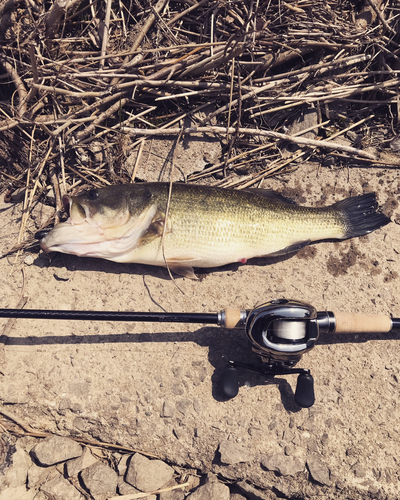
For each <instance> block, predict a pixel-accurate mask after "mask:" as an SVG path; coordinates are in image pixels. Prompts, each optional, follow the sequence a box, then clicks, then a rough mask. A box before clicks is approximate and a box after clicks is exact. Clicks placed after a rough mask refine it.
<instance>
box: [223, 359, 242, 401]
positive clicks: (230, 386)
mask: <svg viewBox="0 0 400 500" xmlns="http://www.w3.org/2000/svg"><path fill="white" fill-rule="evenodd" d="M221 392H222V394H223V396H224V397H226V398H228V399H232V398H234V397H235V396H237V394H238V392H239V374H238V370H237V368H235V367H234V366H233V365H229V366H227V367H226V368H225V370H224V372H223V374H222V380H221Z"/></svg>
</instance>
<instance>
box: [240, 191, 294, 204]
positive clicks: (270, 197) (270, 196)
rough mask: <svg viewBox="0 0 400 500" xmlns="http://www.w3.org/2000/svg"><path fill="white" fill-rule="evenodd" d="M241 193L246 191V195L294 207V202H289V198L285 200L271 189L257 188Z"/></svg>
mask: <svg viewBox="0 0 400 500" xmlns="http://www.w3.org/2000/svg"><path fill="white" fill-rule="evenodd" d="M242 191H246V192H247V193H252V194H258V195H259V196H263V197H264V198H267V199H268V200H271V201H279V202H280V203H286V204H287V205H296V202H295V201H293V200H291V199H290V198H286V197H285V196H283V195H282V194H280V193H277V192H276V191H273V190H272V189H257V188H247V189H243V190H242Z"/></svg>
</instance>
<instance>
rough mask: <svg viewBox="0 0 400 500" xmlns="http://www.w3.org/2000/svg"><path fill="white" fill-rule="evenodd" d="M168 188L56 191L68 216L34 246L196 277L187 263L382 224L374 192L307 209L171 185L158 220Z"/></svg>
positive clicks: (257, 196)
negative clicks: (61, 194)
mask: <svg viewBox="0 0 400 500" xmlns="http://www.w3.org/2000/svg"><path fill="white" fill-rule="evenodd" d="M168 191H169V184H168V183H143V184H126V185H116V186H109V187H105V188H101V189H92V190H90V191H87V192H84V193H82V194H79V195H78V196H64V198H63V203H64V207H65V209H66V210H67V212H68V213H69V218H68V220H67V221H66V222H62V223H60V224H57V225H56V226H55V227H54V228H53V229H52V230H51V231H50V232H49V233H48V234H47V235H45V236H44V237H43V239H42V241H41V247H42V249H43V250H44V251H46V252H50V251H56V252H63V253H68V254H74V255H78V256H87V257H100V258H103V259H108V260H112V261H115V262H134V263H137V264H150V265H153V266H166V265H168V267H169V268H170V269H171V270H173V271H175V272H176V273H178V274H181V275H183V276H186V277H189V278H196V276H195V274H194V272H193V268H194V267H199V268H200V267H203V268H204V267H217V266H223V265H225V264H230V263H232V262H242V263H245V262H246V261H247V260H248V259H251V258H253V257H262V256H275V255H282V254H285V253H290V252H294V251H296V250H299V249H300V248H302V247H304V246H306V245H308V244H309V243H311V242H315V241H320V240H325V239H338V240H344V239H347V238H353V237H356V236H362V235H364V234H367V233H370V232H371V231H374V230H375V229H378V228H380V227H382V226H384V225H386V224H387V223H388V222H390V219H388V218H387V217H386V216H385V215H383V214H382V213H380V212H379V211H378V210H377V203H376V197H375V194H374V193H368V194H365V195H363V196H356V197H352V198H347V199H345V200H342V201H339V202H337V203H335V204H334V205H331V206H329V207H323V208H313V207H304V206H298V205H296V204H294V203H293V202H291V201H290V200H287V199H285V198H283V197H280V196H279V195H274V194H273V193H272V192H271V191H266V190H260V189H254V190H247V191H237V190H233V189H222V188H213V187H208V186H198V185H193V184H173V186H172V195H171V200H170V206H169V211H168V217H166V207H167V200H168ZM163 233H164V238H162V235H163ZM162 239H163V240H164V243H163V244H162ZM163 247H164V250H163Z"/></svg>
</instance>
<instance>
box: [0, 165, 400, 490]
mask: <svg viewBox="0 0 400 500" xmlns="http://www.w3.org/2000/svg"><path fill="white" fill-rule="evenodd" d="M263 187H265V188H267V187H268V188H273V189H276V190H278V191H280V192H282V193H283V194H284V195H286V196H289V197H291V198H292V199H294V200H296V201H297V202H299V203H302V204H310V205H320V204H322V205H326V204H330V203H333V202H335V201H338V200H340V199H342V198H344V197H347V196H349V195H358V194H362V193H364V192H369V191H375V192H377V194H378V199H379V202H380V204H381V205H383V207H384V211H385V213H386V214H387V215H390V216H391V218H392V221H393V222H392V223H391V224H389V225H388V226H386V227H384V228H382V229H380V230H378V231H376V232H375V233H373V234H371V235H368V236H365V237H362V238H357V239H354V240H351V241H346V242H341V243H332V242H327V243H321V244H318V245H315V246H311V247H308V248H306V249H304V250H302V251H300V252H299V253H298V254H297V255H295V256H292V257H290V258H288V257H286V258H280V259H257V260H254V261H251V262H250V263H248V264H246V265H232V266H227V267H225V268H221V269H217V270H212V272H209V273H205V274H203V275H202V276H201V280H200V281H197V282H195V281H190V280H187V279H184V278H178V279H177V282H178V284H179V287H180V288H181V289H182V291H183V292H184V294H182V293H181V292H180V291H179V290H178V289H177V287H176V286H175V285H174V283H173V282H172V281H171V280H170V278H169V277H168V274H167V272H166V270H164V269H161V268H152V267H145V266H138V265H133V264H132V265H121V264H115V263H111V262H107V261H102V260H96V259H83V258H82V259H80V258H77V257H74V256H66V255H57V254H52V255H50V256H48V255H43V254H42V253H33V254H32V257H33V259H32V258H30V255H29V254H28V253H24V254H21V255H19V256H17V258H16V257H15V255H14V256H10V257H7V258H3V259H1V260H0V270H1V271H0V281H1V289H0V304H1V307H15V306H16V305H17V303H18V301H19V299H20V295H21V292H22V291H23V294H24V296H25V297H26V298H27V302H26V305H25V308H46V309H47V308H48V309H66V310H68V309H87V310H136V311H182V312H192V311H194V312H217V311H220V310H222V309H223V308H225V307H227V306H232V307H237V308H243V309H249V308H253V307H255V306H256V305H258V304H260V303H263V302H267V301H269V300H271V299H274V298H279V297H286V298H292V299H299V300H304V301H305V302H308V303H310V304H312V305H314V306H315V307H316V308H317V309H318V310H343V311H354V312H370V313H384V314H393V316H395V317H399V316H400V303H399V299H398V293H397V286H398V283H399V273H400V255H399V254H400V229H399V222H400V209H399V206H398V199H399V193H400V181H399V178H398V172H397V171H396V170H390V169H385V168H382V169H376V168H374V169H372V168H365V169H358V168H350V169H336V168H332V169H322V170H321V171H320V172H318V169H317V166H316V165H311V164H303V165H301V166H299V168H298V170H297V171H296V172H294V173H291V174H290V175H282V176H281V177H280V178H278V179H274V180H272V181H268V182H265V183H264V185H263ZM0 210H1V219H0V220H1V223H0V225H1V229H0V251H2V252H3V253H4V252H5V251H6V249H7V248H9V247H11V246H12V244H13V243H14V242H15V240H16V237H17V234H18V231H19V221H20V217H21V213H20V210H21V206H20V205H10V204H5V203H2V204H1V206H0ZM38 219H39V210H38V211H37V221H38ZM396 221H397V222H396ZM32 224H33V222H32ZM32 229H34V227H32ZM29 264H30V265H29ZM21 270H23V273H22V272H21ZM23 287H24V289H23ZM2 325H6V321H5V320H2ZM3 340H4V351H3V353H2V358H1V367H0V371H1V374H0V376H1V379H0V400H1V401H2V402H3V404H6V405H8V407H9V409H12V411H13V412H14V413H15V414H16V415H20V416H23V417H24V418H25V419H26V420H27V421H28V422H29V423H30V424H31V425H32V427H34V428H37V429H42V430H49V431H54V432H57V433H61V434H64V435H84V436H94V437H96V438H98V439H101V440H104V441H107V442H115V443H120V444H124V445H127V446H131V447H135V448H140V449H143V450H146V451H148V452H152V453H154V454H156V455H158V456H160V457H161V458H163V459H168V460H169V461H170V462H171V463H175V464H179V465H182V466H188V467H192V468H196V469H199V470H201V471H208V470H212V471H213V472H216V473H219V474H220V475H221V476H223V477H225V478H229V479H231V480H232V481H236V480H239V479H246V480H248V481H249V482H251V483H253V484H255V485H256V486H259V487H263V488H267V489H268V488H271V487H274V488H275V490H274V491H276V492H278V493H279V492H280V494H281V495H282V496H285V497H287V498H289V497H291V496H292V497H293V495H294V494H297V495H300V494H301V495H302V497H304V498H314V497H313V495H317V494H318V495H325V498H385V497H386V496H387V495H391V496H392V498H397V493H398V491H399V490H400V488H399V481H400V477H399V472H398V470H399V467H398V466H399V463H398V462H399V458H398V457H399V451H400V436H399V431H398V429H399V428H400V411H399V404H398V397H399V394H400V384H399V379H400V374H399V369H400V363H399V356H398V340H399V338H398V334H397V333H390V334H387V335H377V334H370V335H354V336H350V335H343V336H340V337H339V336H338V337H334V336H324V337H321V338H320V342H319V344H318V345H317V346H316V347H315V349H314V350H313V351H311V352H310V353H308V354H306V355H304V356H303V358H302V360H301V361H300V363H299V366H301V367H306V368H309V369H310V370H311V373H312V374H313V376H314V379H315V392H316V403H315V405H314V406H313V407H312V408H310V409H301V408H299V407H297V406H296V405H295V403H294V402H293V391H294V388H295V381H296V379H295V377H293V376H284V377H278V378H276V379H275V380H273V381H266V380H264V379H263V378H262V377H261V376H259V375H257V374H252V373H250V372H241V374H240V390H239V395H238V396H237V397H236V398H234V399H232V400H229V401H225V400H223V399H222V398H221V396H220V394H219V388H218V380H219V376H220V373H221V370H222V369H223V368H224V366H226V362H227V360H229V359H235V360H238V361H244V362H251V361H253V360H254V361H255V360H256V358H255V356H254V355H253V354H252V353H251V351H250V350H249V349H248V348H247V341H246V338H245V336H244V333H242V332H236V331H226V330H222V329H218V328H214V327H200V326H198V325H186V324H178V325H169V324H144V323H136V324H134V323H125V324H121V323H113V322H105V323H99V322H98V323H96V322H94V323H89V322H68V321H60V322H55V321H39V320H17V321H16V322H15V323H14V325H13V327H12V329H11V330H9V331H8V334H7V337H6V338H4V337H3ZM226 439H228V440H232V441H234V442H236V443H240V444H242V445H243V446H244V447H245V449H246V450H250V451H251V452H252V456H253V460H252V461H251V462H247V463H242V464H237V465H230V466H224V465H222V464H221V463H220V462H219V460H218V453H217V449H218V445H219V443H220V442H222V441H224V440H226ZM272 454H281V455H286V456H288V457H299V458H300V459H301V460H304V462H305V461H306V460H307V459H309V458H310V457H312V456H318V457H319V458H320V459H321V460H322V461H323V463H324V464H326V466H327V468H328V469H329V477H328V480H327V481H325V483H326V484H325V485H318V484H316V483H311V482H309V481H308V479H309V478H308V476H307V473H299V474H297V475H295V476H279V475H275V473H273V472H270V471H267V470H266V468H265V467H263V466H262V465H261V462H262V461H263V460H264V459H265V457H266V456H267V455H272ZM310 488H311V489H310ZM318 488H319V489H318ZM322 497H323V496H322Z"/></svg>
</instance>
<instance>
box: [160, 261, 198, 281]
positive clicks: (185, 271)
mask: <svg viewBox="0 0 400 500" xmlns="http://www.w3.org/2000/svg"><path fill="white" fill-rule="evenodd" d="M196 260H197V259H190V258H189V259H184V258H182V259H166V263H167V267H168V268H169V269H171V271H173V272H174V273H176V274H179V275H180V276H184V277H185V278H189V279H191V280H198V279H199V278H198V277H197V276H196V275H195V274H194V271H193V267H192V266H193V265H194V264H195V262H196Z"/></svg>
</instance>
